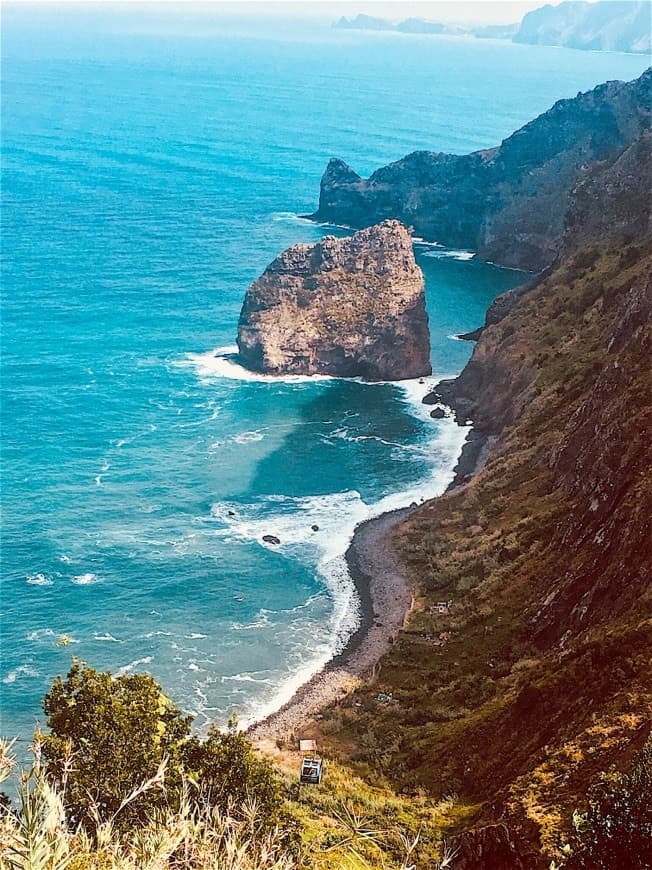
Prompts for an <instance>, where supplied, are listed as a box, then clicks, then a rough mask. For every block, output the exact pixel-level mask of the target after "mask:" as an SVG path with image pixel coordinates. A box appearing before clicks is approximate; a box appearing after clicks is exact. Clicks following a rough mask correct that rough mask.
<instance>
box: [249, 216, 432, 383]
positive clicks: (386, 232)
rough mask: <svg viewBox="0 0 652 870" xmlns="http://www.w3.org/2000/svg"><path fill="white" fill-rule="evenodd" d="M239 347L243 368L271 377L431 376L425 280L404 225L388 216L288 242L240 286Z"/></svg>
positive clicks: (372, 378)
mask: <svg viewBox="0 0 652 870" xmlns="http://www.w3.org/2000/svg"><path fill="white" fill-rule="evenodd" d="M238 349H239V353H240V357H241V359H242V362H243V363H244V365H245V366H247V367H248V368H250V369H253V370H254V371H259V372H266V373H269V374H296V375H310V374H327V375H335V376H340V377H362V378H365V379H367V380H401V379H404V378H414V377H419V376H421V375H426V374H430V371H431V368H430V335H429V330H428V316H427V314H426V307H425V293H424V280H423V275H422V273H421V270H420V269H419V267H418V266H417V264H416V261H415V259H414V253H413V250H412V240H411V237H410V233H409V232H408V230H407V229H406V228H405V227H404V226H403V225H402V224H401V223H399V222H398V221H394V220H390V221H385V222H383V223H381V224H379V225H378V226H373V227H369V228H368V229H365V230H362V231H360V232H358V233H355V235H353V236H350V237H348V238H341V239H338V238H335V237H334V236H326V238H324V239H322V240H321V242H318V243H317V244H315V245H294V246H293V247H291V248H288V250H286V251H284V252H283V253H282V254H281V255H280V256H279V257H277V258H276V260H274V262H273V263H271V265H270V266H268V268H267V269H266V270H265V272H264V273H263V275H262V276H261V277H260V278H258V280H257V281H254V283H253V284H252V285H251V287H250V288H249V290H248V291H247V295H246V297H245V300H244V304H243V306H242V312H241V314H240V321H239V324H238Z"/></svg>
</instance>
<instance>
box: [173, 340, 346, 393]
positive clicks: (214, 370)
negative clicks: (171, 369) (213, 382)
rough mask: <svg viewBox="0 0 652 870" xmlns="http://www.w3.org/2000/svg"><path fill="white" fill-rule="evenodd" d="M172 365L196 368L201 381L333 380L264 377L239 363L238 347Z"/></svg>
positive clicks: (189, 356) (325, 377) (326, 377)
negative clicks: (220, 379) (219, 379)
mask: <svg viewBox="0 0 652 870" xmlns="http://www.w3.org/2000/svg"><path fill="white" fill-rule="evenodd" d="M172 364H173V365H174V366H177V367H181V368H186V367H190V368H194V369H195V372H196V374H197V377H198V378H199V379H200V380H207V379H214V378H227V379H229V380H236V381H252V382H256V383H268V384H279V383H280V384H301V383H314V382H315V381H326V380H332V378H331V377H330V376H329V375H263V374H260V373H259V372H252V371H250V370H249V369H246V368H245V367H244V366H242V365H240V363H239V362H238V348H237V346H236V345H227V346H226V347H218V348H215V350H209V351H208V352H206V353H187V354H185V356H184V357H182V358H181V359H179V360H175V361H174V362H173V363H172Z"/></svg>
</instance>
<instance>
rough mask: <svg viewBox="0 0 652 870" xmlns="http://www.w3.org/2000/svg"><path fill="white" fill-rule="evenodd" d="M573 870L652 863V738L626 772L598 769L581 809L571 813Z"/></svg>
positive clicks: (642, 868)
mask: <svg viewBox="0 0 652 870" xmlns="http://www.w3.org/2000/svg"><path fill="white" fill-rule="evenodd" d="M573 821H574V825H575V835H574V838H573V841H572V843H571V849H572V857H571V858H570V859H569V861H568V862H567V863H566V865H565V866H566V867H568V868H569V870H570V868H572V870H580V868H582V870H613V868H616V867H617V868H619V870H629V868H631V870H634V868H636V870H649V868H652V738H648V741H647V743H646V744H645V746H644V748H643V750H642V751H641V752H639V753H638V754H637V755H635V756H634V759H633V761H632V767H631V771H630V772H629V773H618V772H617V771H613V770H612V771H610V772H609V773H606V774H603V775H602V777H601V778H600V780H599V782H598V784H597V785H596V786H595V787H594V788H593V790H592V792H591V794H590V795H589V807H588V810H587V811H586V813H584V814H579V813H575V816H574V819H573Z"/></svg>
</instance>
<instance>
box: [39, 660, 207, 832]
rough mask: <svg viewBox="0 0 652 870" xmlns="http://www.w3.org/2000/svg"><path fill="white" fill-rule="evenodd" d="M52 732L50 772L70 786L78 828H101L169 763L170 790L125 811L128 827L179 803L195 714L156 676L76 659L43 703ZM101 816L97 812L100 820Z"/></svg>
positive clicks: (68, 799)
mask: <svg viewBox="0 0 652 870" xmlns="http://www.w3.org/2000/svg"><path fill="white" fill-rule="evenodd" d="M43 709H44V710H45V713H46V716H47V724H48V726H49V727H50V729H51V733H50V734H47V735H43V738H42V739H43V756H44V759H45V761H46V764H47V770H48V775H49V776H50V777H51V778H53V779H54V780H56V781H57V782H58V784H59V785H60V786H61V787H62V789H63V793H64V796H65V803H66V808H67V810H68V814H69V818H70V820H71V821H72V822H73V823H78V822H82V823H84V824H85V826H87V827H91V828H92V827H93V825H94V822H95V819H96V815H97V818H98V819H99V820H100V821H104V820H106V819H109V818H111V817H113V816H114V815H115V813H117V812H118V810H119V809H120V807H121V805H122V803H123V801H124V799H125V798H126V797H127V795H129V794H130V793H131V792H132V791H133V790H134V789H137V788H139V787H140V786H141V784H142V783H143V782H145V781H146V780H149V779H150V778H152V777H153V776H155V775H156V772H157V770H158V768H159V765H160V764H161V762H162V761H163V759H164V758H166V759H167V768H166V775H165V786H166V788H165V792H162V791H160V790H159V791H147V792H145V793H144V794H142V795H140V796H139V798H138V799H137V800H135V801H133V802H132V803H130V804H129V805H128V806H127V807H126V808H125V809H124V810H121V812H120V817H119V818H118V819H117V820H116V821H117V823H118V824H119V825H121V826H123V827H124V826H128V825H130V824H134V823H135V822H137V821H143V819H144V818H146V817H147V816H149V815H150V814H151V812H152V810H153V809H155V808H156V806H158V805H160V804H161V803H162V802H164V801H167V802H174V801H175V800H176V799H177V796H178V790H179V787H180V784H181V777H182V772H183V765H182V762H183V754H184V749H185V746H186V743H187V741H188V739H189V734H190V724H191V722H192V717H190V716H184V715H183V714H182V713H181V711H180V710H179V709H178V708H177V707H175V705H174V704H173V703H172V702H171V701H170V700H169V699H168V698H166V696H165V695H164V694H163V692H162V691H161V688H160V686H159V685H158V683H157V682H156V681H155V680H154V679H153V678H152V677H151V676H149V675H148V674H133V675H121V676H117V677H113V676H112V675H111V674H110V673H109V672H98V671H96V670H94V669H93V668H91V667H88V666H87V665H86V664H84V663H83V662H81V661H79V660H77V659H73V664H72V667H71V669H70V671H69V672H68V676H67V677H66V679H65V680H62V679H61V677H57V678H56V680H55V681H54V683H53V684H52V688H51V689H50V690H49V692H48V693H47V694H46V696H45V698H44V700H43ZM95 814H96V815H95Z"/></svg>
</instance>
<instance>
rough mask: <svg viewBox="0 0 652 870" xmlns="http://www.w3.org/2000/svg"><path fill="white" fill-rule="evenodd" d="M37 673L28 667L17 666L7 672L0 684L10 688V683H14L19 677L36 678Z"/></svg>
mask: <svg viewBox="0 0 652 870" xmlns="http://www.w3.org/2000/svg"><path fill="white" fill-rule="evenodd" d="M38 676H39V672H38V671H37V670H35V668H33V667H31V666H30V665H19V666H18V667H17V668H14V670H12V671H9V673H8V674H7V676H6V677H4V678H3V680H2V682H3V683H5V684H6V685H8V686H10V685H11V684H12V683H15V682H16V680H18V679H19V678H20V677H38Z"/></svg>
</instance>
